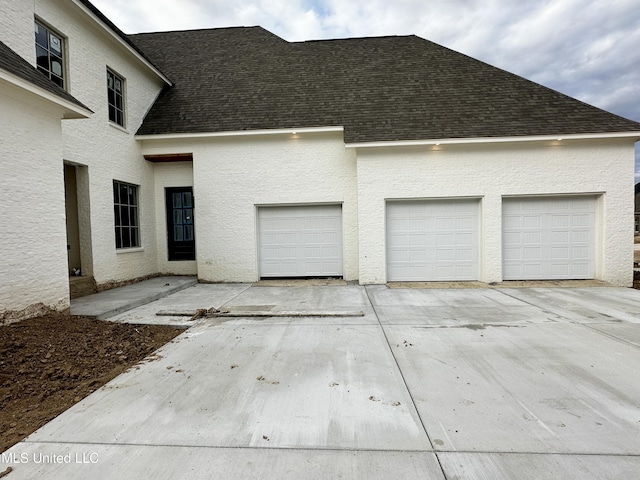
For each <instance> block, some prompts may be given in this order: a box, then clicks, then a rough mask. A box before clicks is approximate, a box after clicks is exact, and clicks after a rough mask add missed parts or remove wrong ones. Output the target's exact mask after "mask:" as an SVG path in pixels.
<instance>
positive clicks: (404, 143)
mask: <svg viewBox="0 0 640 480" xmlns="http://www.w3.org/2000/svg"><path fill="white" fill-rule="evenodd" d="M615 138H635V139H636V141H637V140H640V130H636V131H628V132H600V133H574V134H568V135H521V136H513V137H469V138H433V139H425V140H392V141H379V142H351V143H347V144H346V145H345V146H346V147H347V148H385V147H386V148H389V147H415V146H433V145H464V144H481V143H485V144H488V143H521V142H545V141H546V142H548V141H558V142H559V141H563V140H593V139H615Z"/></svg>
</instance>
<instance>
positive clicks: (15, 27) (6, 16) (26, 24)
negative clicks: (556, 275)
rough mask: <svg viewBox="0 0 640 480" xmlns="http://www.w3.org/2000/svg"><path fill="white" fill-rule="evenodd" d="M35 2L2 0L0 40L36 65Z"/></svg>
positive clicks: (0, 6)
mask: <svg viewBox="0 0 640 480" xmlns="http://www.w3.org/2000/svg"><path fill="white" fill-rule="evenodd" d="M33 21H34V3H33V2H32V1H23V0H0V40H2V42H3V43H4V44H5V45H7V46H8V47H9V48H11V49H12V50H13V51H14V52H16V53H17V54H18V55H20V56H21V57H22V58H24V59H25V60H27V61H28V62H29V63H31V64H32V65H34V66H35V64H36V49H35V46H34V33H33Z"/></svg>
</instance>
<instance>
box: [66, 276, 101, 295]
mask: <svg viewBox="0 0 640 480" xmlns="http://www.w3.org/2000/svg"><path fill="white" fill-rule="evenodd" d="M97 291H98V290H97V288H96V281H95V279H94V278H93V277H69V296H70V297H71V298H79V297H84V296H86V295H91V294H93V293H96V292H97Z"/></svg>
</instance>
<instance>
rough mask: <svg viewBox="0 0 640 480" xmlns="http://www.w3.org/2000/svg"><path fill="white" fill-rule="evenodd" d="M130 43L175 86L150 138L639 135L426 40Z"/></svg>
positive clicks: (226, 35)
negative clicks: (327, 130) (338, 132)
mask: <svg viewBox="0 0 640 480" xmlns="http://www.w3.org/2000/svg"><path fill="white" fill-rule="evenodd" d="M131 39H132V40H133V41H134V42H135V43H136V44H137V45H138V46H139V47H140V48H142V49H143V50H144V51H145V52H146V53H147V55H149V56H150V57H151V58H152V59H153V60H154V62H156V64H157V65H158V66H159V67H160V68H161V69H162V70H163V71H164V72H165V73H167V75H169V76H170V77H171V78H172V79H173V80H174V82H175V85H174V86H173V87H172V88H167V89H165V91H164V92H163V94H162V95H161V96H160V97H159V99H158V100H157V102H156V103H155V105H154V106H153V107H152V109H151V110H150V112H149V114H148V115H147V117H146V119H145V121H144V123H143V125H142V126H141V128H140V130H139V131H138V134H143V135H144V134H167V133H202V132H222V131H239V130H254V129H273V128H301V127H320V126H344V136H345V141H346V143H358V142H376V141H395V140H421V139H443V138H468V137H505V136H523V135H524V136H528V135H560V134H562V135H566V134H576V133H608V132H623V131H625V132H627V131H640V124H639V123H636V122H633V121H631V120H627V119H624V118H622V117H618V116H616V115H614V114H611V113H608V112H605V111H603V110H600V109H598V108H595V107H592V106H590V105H587V104H585V103H582V102H580V101H578V100H576V99H573V98H571V97H568V96H566V95H563V94H561V93H558V92H556V91H553V90H550V89H548V88H546V87H543V86H541V85H538V84H536V83H533V82H531V81H529V80H526V79H524V78H522V77H518V76H517V75H514V74H511V73H508V72H506V71H504V70H500V69H498V68H495V67H492V66H490V65H487V64H485V63H483V62H480V61H478V60H475V59H473V58H470V57H467V56H465V55H462V54H460V53H457V52H454V51H452V50H449V49H447V48H445V47H442V46H440V45H437V44H435V43H432V42H429V41H427V40H424V39H422V38H419V37H416V36H405V37H375V38H359V39H344V40H324V41H312V42H297V43H289V42H286V41H285V40H283V39H281V38H279V37H276V36H275V35H273V34H271V33H269V32H267V31H266V30H264V29H262V28H260V27H250V28H245V27H238V28H226V29H211V30H192V31H176V32H161V33H149V34H139V35H133V36H131Z"/></svg>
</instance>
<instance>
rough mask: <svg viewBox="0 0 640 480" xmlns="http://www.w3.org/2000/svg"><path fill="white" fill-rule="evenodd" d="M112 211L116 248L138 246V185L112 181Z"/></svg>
mask: <svg viewBox="0 0 640 480" xmlns="http://www.w3.org/2000/svg"><path fill="white" fill-rule="evenodd" d="M113 211H114V216H115V228H116V248H133V247H139V246H140V222H139V218H138V186H137V185H132V184H130V183H124V182H119V181H118V180H114V181H113Z"/></svg>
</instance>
